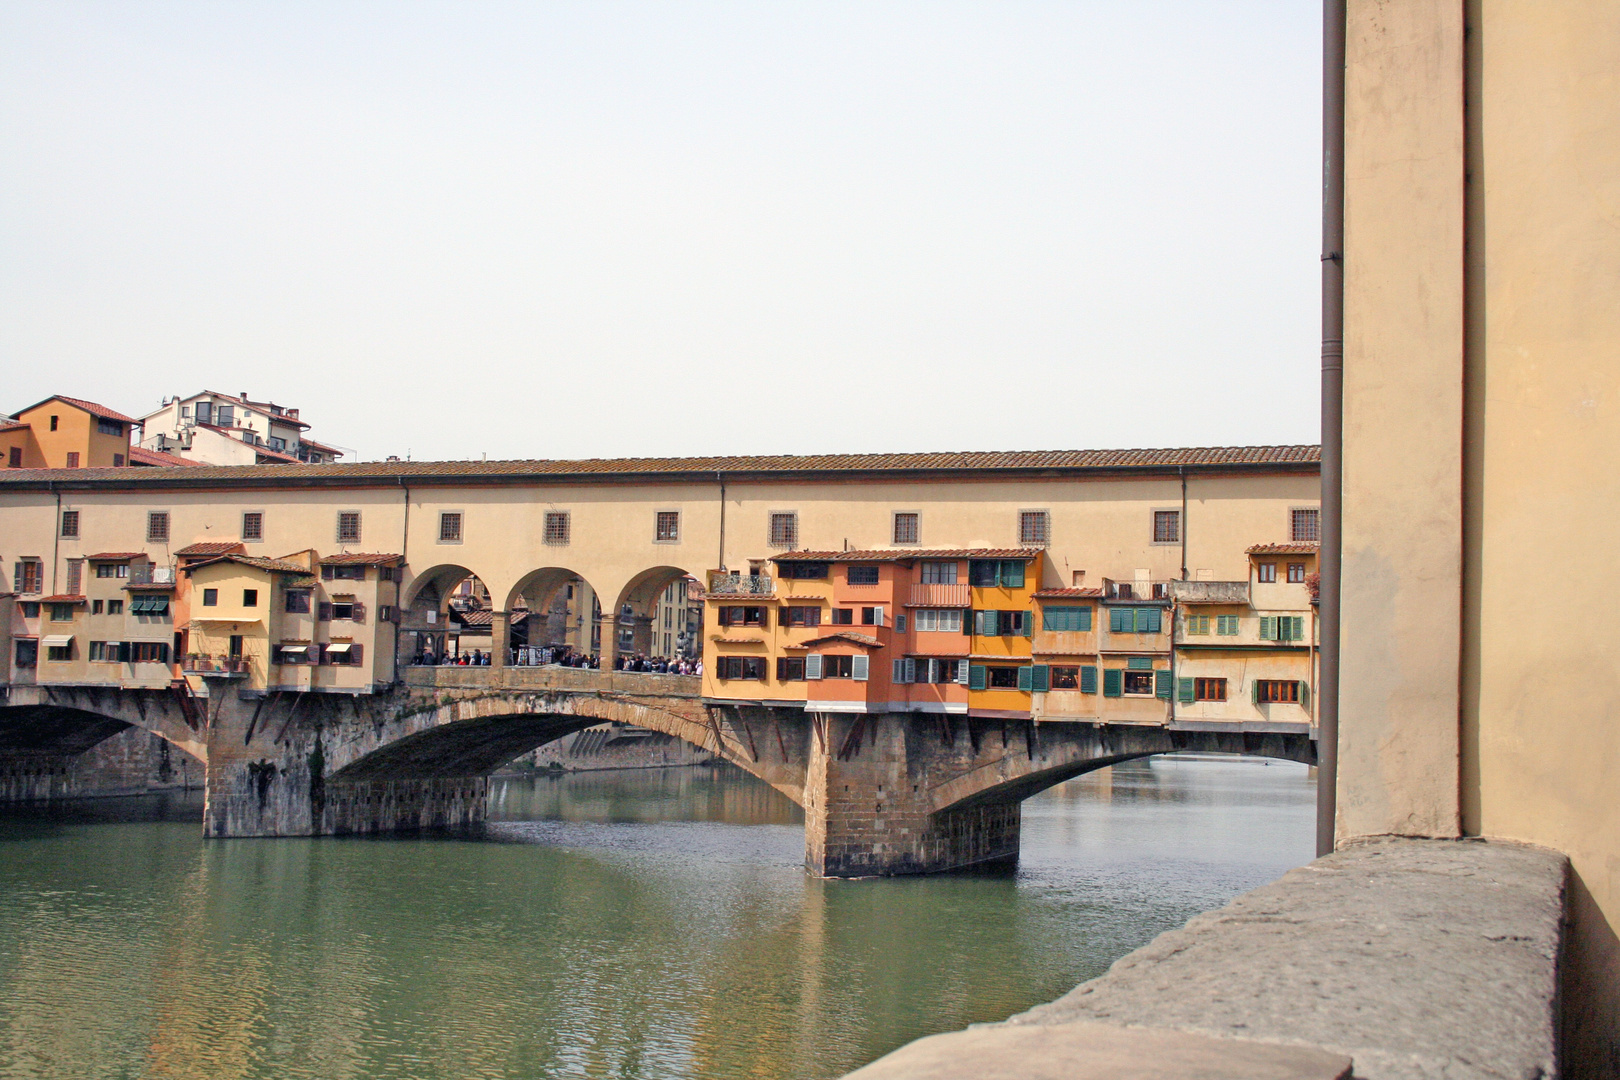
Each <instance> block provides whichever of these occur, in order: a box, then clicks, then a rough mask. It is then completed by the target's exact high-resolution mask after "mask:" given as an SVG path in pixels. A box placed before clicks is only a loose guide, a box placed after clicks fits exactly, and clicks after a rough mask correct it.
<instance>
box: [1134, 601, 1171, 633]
mask: <svg viewBox="0 0 1620 1080" xmlns="http://www.w3.org/2000/svg"><path fill="white" fill-rule="evenodd" d="M1163 618H1164V613H1163V612H1162V611H1160V610H1159V609H1158V608H1156V607H1154V608H1137V609H1136V632H1137V633H1138V634H1157V633H1159V632H1160V631H1161V630H1163V629H1164V622H1163Z"/></svg>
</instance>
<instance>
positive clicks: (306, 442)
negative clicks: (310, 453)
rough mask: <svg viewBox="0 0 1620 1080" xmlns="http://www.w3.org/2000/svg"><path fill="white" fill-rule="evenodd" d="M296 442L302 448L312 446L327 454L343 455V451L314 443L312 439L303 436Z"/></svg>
mask: <svg viewBox="0 0 1620 1080" xmlns="http://www.w3.org/2000/svg"><path fill="white" fill-rule="evenodd" d="M305 426H306V427H307V426H308V425H305ZM298 442H299V444H300V445H303V446H313V447H314V448H315V449H317V450H325V451H326V452H327V453H329V454H342V453H343V451H341V450H339V449H338V448H337V447H335V446H327V445H326V444H325V443H321V442H316V441H315V440H314V439H306V438H304V437H303V436H299V438H298Z"/></svg>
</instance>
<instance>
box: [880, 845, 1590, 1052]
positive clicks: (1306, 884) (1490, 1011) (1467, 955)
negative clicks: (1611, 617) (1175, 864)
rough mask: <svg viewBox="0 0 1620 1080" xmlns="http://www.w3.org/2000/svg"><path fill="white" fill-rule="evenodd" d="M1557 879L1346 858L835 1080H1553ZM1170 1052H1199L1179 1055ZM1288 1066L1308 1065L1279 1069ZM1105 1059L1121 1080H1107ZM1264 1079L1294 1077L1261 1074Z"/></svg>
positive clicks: (1464, 859)
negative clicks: (1067, 986) (1196, 1048)
mask: <svg viewBox="0 0 1620 1080" xmlns="http://www.w3.org/2000/svg"><path fill="white" fill-rule="evenodd" d="M1567 868H1568V864H1567V860H1566V859H1565V857H1564V856H1563V855H1561V854H1559V853H1557V852H1554V851H1548V850H1546V849H1543V848H1536V847H1530V846H1527V845H1521V844H1513V843H1507V842H1486V841H1448V840H1387V841H1379V842H1376V843H1367V844H1360V845H1356V846H1353V847H1349V848H1346V849H1343V850H1341V851H1338V852H1336V853H1335V854H1333V855H1329V856H1327V857H1326V858H1322V859H1318V860H1317V861H1316V862H1313V863H1310V864H1309V865H1307V866H1303V867H1300V868H1299V869H1297V870H1293V871H1290V872H1289V873H1288V874H1286V875H1284V876H1283V877H1282V878H1281V879H1280V880H1278V881H1276V882H1274V883H1273V884H1271V885H1267V886H1264V887H1262V888H1259V889H1255V890H1254V891H1252V892H1249V893H1245V894H1244V895H1242V896H1240V897H1238V898H1237V899H1236V900H1234V901H1233V902H1232V903H1230V904H1228V905H1227V906H1226V907H1224V908H1221V909H1220V910H1218V911H1213V912H1209V913H1206V914H1204V915H1200V916H1198V917H1197V918H1195V919H1193V920H1192V921H1190V922H1189V923H1188V924H1187V925H1186V926H1184V927H1182V928H1181V929H1179V930H1173V931H1171V932H1169V933H1167V934H1163V935H1161V936H1160V937H1159V938H1158V939H1157V940H1156V941H1154V942H1153V943H1152V944H1150V945H1148V946H1147V947H1145V948H1142V949H1138V950H1137V951H1136V952H1133V953H1131V954H1130V955H1128V956H1125V957H1123V958H1122V959H1120V960H1119V961H1118V962H1116V963H1115V964H1114V966H1113V967H1112V968H1111V969H1110V970H1109V972H1108V974H1106V975H1104V976H1103V977H1102V978H1100V979H1094V980H1092V981H1091V982H1087V983H1082V984H1081V985H1080V986H1078V987H1076V988H1075V989H1074V990H1072V991H1070V992H1069V993H1068V994H1066V995H1064V996H1063V997H1061V998H1059V999H1058V1000H1056V1001H1054V1002H1051V1003H1050V1004H1047V1005H1042V1006H1039V1007H1037V1008H1035V1009H1032V1010H1030V1011H1029V1012H1027V1013H1023V1014H1021V1015H1019V1016H1015V1017H1012V1018H1011V1019H1010V1020H1008V1021H1007V1022H1006V1023H1005V1024H1000V1025H988V1026H983V1027H978V1028H973V1029H970V1030H968V1031H963V1032H955V1033H951V1034H948V1035H937V1036H933V1037H931V1038H928V1039H922V1040H919V1041H918V1042H915V1043H912V1044H910V1045H909V1046H905V1047H902V1048H901V1049H899V1050H897V1051H895V1052H894V1053H893V1054H890V1055H888V1056H887V1057H884V1058H881V1059H879V1060H878V1061H876V1062H874V1063H872V1064H871V1065H868V1066H867V1067H865V1068H863V1069H859V1070H857V1071H856V1072H854V1073H852V1074H850V1075H851V1077H852V1080H889V1078H899V1077H906V1078H908V1080H915V1078H923V1077H928V1078H935V1080H954V1078H958V1077H959V1078H962V1080H988V1078H991V1077H995V1078H1005V1080H1014V1078H1019V1080H1037V1078H1046V1077H1056V1076H1059V1075H1062V1076H1065V1077H1090V1076H1094V1075H1095V1076H1104V1075H1117V1076H1123V1075H1130V1076H1141V1077H1165V1078H1170V1077H1180V1078H1191V1077H1224V1076H1228V1075H1232V1076H1239V1075H1250V1076H1292V1077H1302V1078H1303V1077H1317V1076H1322V1077H1332V1076H1339V1075H1343V1073H1342V1071H1337V1072H1336V1071H1335V1066H1334V1062H1335V1061H1336V1060H1338V1061H1340V1062H1341V1064H1342V1063H1344V1062H1345V1061H1347V1060H1353V1062H1354V1073H1353V1075H1354V1076H1355V1077H1358V1078H1362V1080H1420V1078H1422V1080H1429V1078H1438V1077H1445V1078H1447V1080H1463V1078H1478V1080H1487V1078H1490V1080H1496V1078H1499V1077H1543V1078H1551V1077H1555V1076H1557V1075H1558V1052H1557V1047H1558V1043H1557V1037H1558V1025H1557V1003H1558V999H1557V988H1558V965H1559V956H1560V949H1561V946H1562V935H1563V917H1564V888H1565V875H1566V873H1567ZM1099 1026H1101V1027H1103V1028H1105V1029H1106V1031H1104V1033H1103V1036H1102V1037H1099V1036H1098V1034H1097V1032H1098V1029H1099ZM1030 1028H1038V1029H1043V1030H1042V1033H1041V1034H1039V1035H1037V1034H1034V1033H1027V1034H1026V1033H1024V1032H1027V1029H1030ZM1020 1029H1023V1031H1021V1030H1020ZM1178 1035H1180V1036H1194V1037H1197V1038H1201V1039H1204V1040H1207V1041H1208V1042H1207V1046H1208V1049H1207V1051H1206V1052H1205V1053H1204V1054H1203V1055H1202V1056H1201V1057H1200V1056H1199V1055H1193V1056H1192V1057H1190V1058H1189V1057H1187V1056H1186V1055H1185V1054H1184V1053H1183V1050H1184V1049H1185V1047H1182V1049H1176V1046H1180V1045H1181V1044H1178V1043H1175V1037H1176V1036H1178ZM1172 1044H1174V1045H1172ZM1037 1046H1038V1047H1039V1050H1038V1052H1037V1051H1036V1050H1035V1049H1033V1048H1035V1047H1037ZM1268 1048H1269V1051H1271V1052H1275V1053H1272V1054H1271V1056H1270V1057H1268V1056H1267V1052H1268ZM1301 1049H1309V1050H1312V1051H1317V1052H1320V1055H1319V1056H1317V1057H1298V1056H1297V1055H1296V1056H1295V1057H1294V1058H1293V1059H1289V1058H1288V1056H1287V1054H1285V1053H1283V1052H1284V1051H1288V1052H1293V1051H1298V1050H1301ZM1110 1055H1112V1056H1110ZM1177 1055H1181V1056H1179V1057H1178V1056H1177ZM1290 1060H1292V1064H1288V1062H1289V1061H1290ZM1108 1061H1115V1062H1118V1061H1134V1062H1135V1066H1134V1069H1133V1070H1132V1071H1128V1072H1120V1071H1114V1072H1109V1071H1107V1069H1106V1067H1105V1066H1106V1064H1107V1062H1108ZM1245 1061H1248V1062H1250V1064H1248V1065H1244V1064H1243V1062H1245ZM1178 1062H1179V1064H1178ZM1223 1062H1227V1063H1228V1064H1230V1063H1232V1062H1236V1063H1237V1064H1234V1065H1232V1067H1231V1069H1227V1070H1226V1071H1223V1069H1225V1065H1223V1064H1222V1063H1223ZM1279 1062H1281V1063H1282V1064H1281V1065H1279ZM1262 1065H1263V1066H1264V1067H1263V1068H1262ZM1284 1065H1286V1067H1287V1068H1291V1069H1293V1070H1294V1071H1286V1069H1285V1070H1284V1071H1276V1069H1277V1068H1282V1067H1283V1066H1284ZM1060 1066H1061V1068H1060ZM1243 1068H1249V1069H1250V1070H1251V1071H1250V1072H1247V1073H1245V1072H1243V1071H1242V1069H1243ZM1267 1070H1270V1071H1267Z"/></svg>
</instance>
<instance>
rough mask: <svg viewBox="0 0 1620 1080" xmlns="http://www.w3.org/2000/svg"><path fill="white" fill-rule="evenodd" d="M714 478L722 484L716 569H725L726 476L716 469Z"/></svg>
mask: <svg viewBox="0 0 1620 1080" xmlns="http://www.w3.org/2000/svg"><path fill="white" fill-rule="evenodd" d="M714 479H715V482H716V483H718V484H719V485H720V555H719V564H718V565H717V566H716V567H715V569H717V570H724V569H725V568H726V476H725V474H724V473H722V472H720V471H719V470H718V469H716V470H715V474H714ZM705 584H707V583H705Z"/></svg>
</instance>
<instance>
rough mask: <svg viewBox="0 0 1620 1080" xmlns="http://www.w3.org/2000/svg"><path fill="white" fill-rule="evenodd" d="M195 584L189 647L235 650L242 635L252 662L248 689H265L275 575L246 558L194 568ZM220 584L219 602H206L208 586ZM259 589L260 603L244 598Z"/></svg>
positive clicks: (214, 652) (220, 652) (208, 651)
mask: <svg viewBox="0 0 1620 1080" xmlns="http://www.w3.org/2000/svg"><path fill="white" fill-rule="evenodd" d="M189 576H190V579H191V584H190V591H191V625H190V628H189V641H188V648H189V649H190V651H191V652H194V653H198V654H201V655H205V656H213V657H224V656H229V655H230V639H231V637H232V636H233V635H236V634H240V635H241V636H242V655H243V657H244V658H246V659H247V660H248V661H249V669H250V671H249V674H248V676H247V679H246V680H245V688H246V689H251V690H263V689H264V688H265V686H266V685H268V682H269V675H270V667H269V662H270V648H269V646H270V631H271V601H272V599H273V593H274V588H273V585H272V580H271V575H270V574H268V573H266V572H265V571H263V570H257V569H254V568H253V567H250V566H243V565H242V564H241V563H229V562H225V563H216V564H215V565H213V566H204V567H202V568H201V569H198V570H195V571H193V572H192V573H191V574H190V575H189ZM207 589H218V590H219V603H217V604H216V605H214V606H212V607H209V606H205V605H204V604H203V597H204V595H205V592H204V591H205V590H207ZM245 589H256V590H258V593H259V602H258V604H257V606H255V607H247V606H245V605H244V604H243V603H242V592H243V590H245Z"/></svg>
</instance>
